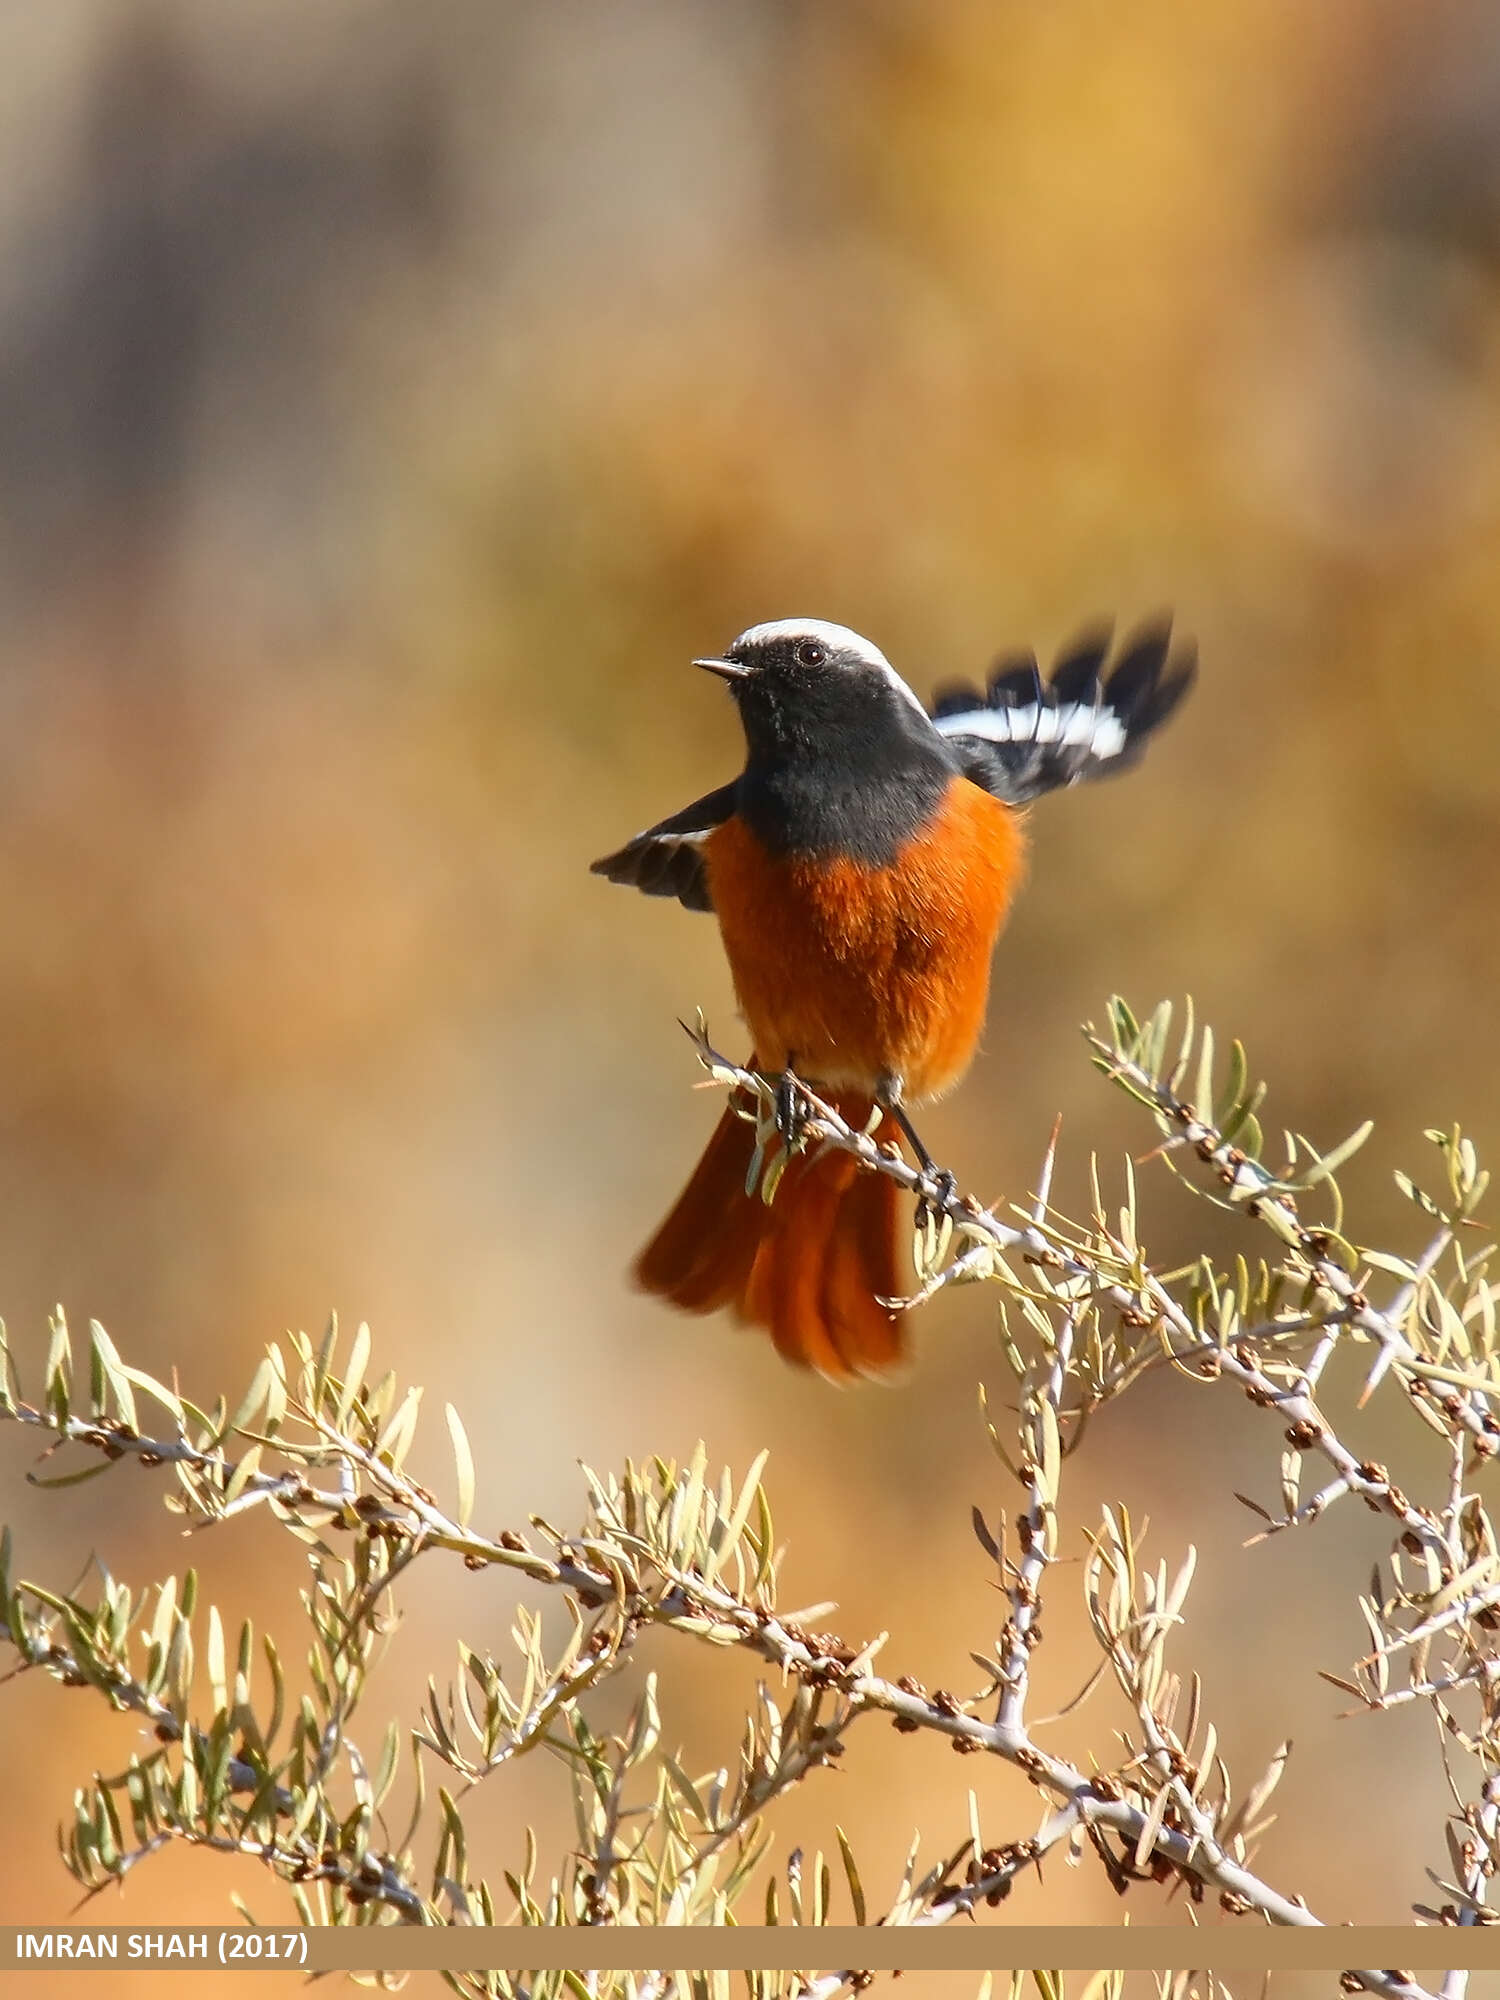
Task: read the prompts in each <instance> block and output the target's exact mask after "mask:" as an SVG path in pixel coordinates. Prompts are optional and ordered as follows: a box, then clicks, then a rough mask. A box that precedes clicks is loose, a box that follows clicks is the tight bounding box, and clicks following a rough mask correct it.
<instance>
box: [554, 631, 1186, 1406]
mask: <svg viewBox="0 0 1500 2000" xmlns="http://www.w3.org/2000/svg"><path fill="white" fill-rule="evenodd" d="M1109 649H1110V634H1109V632H1108V630H1107V629H1105V630H1096V631H1091V632H1089V633H1088V634H1087V635H1086V636H1083V637H1080V639H1079V640H1078V641H1077V642H1076V643H1075V644H1074V645H1072V646H1071V647H1069V648H1068V649H1067V650H1066V651H1065V652H1064V654H1063V656H1062V658H1061V659H1060V660H1059V661H1058V662H1057V664H1056V666H1055V667H1054V668H1053V671H1052V677H1051V680H1050V682H1048V683H1044V682H1043V680H1042V678H1041V676H1040V674H1039V673H1038V671H1037V665H1036V660H1035V657H1034V656H1032V655H1029V654H1028V655H1025V656H1019V657H1015V658H1007V659H1002V660H1001V661H1000V662H999V664H998V665H997V666H996V668H995V670H994V672H993V673H992V674H991V675H990V678H989V682H988V685H987V686H986V687H985V688H984V689H983V690H982V691H981V690H979V689H974V688H967V687H952V688H949V689H946V690H944V691H942V692H941V693H940V694H939V697H938V699H937V700H936V702H935V703H934V705H933V708H932V711H931V713H930V714H929V712H928V711H927V710H926V709H925V708H924V707H923V706H922V703H921V702H920V701H919V700H918V699H917V697H916V695H914V694H913V693H912V691H911V689H910V688H909V687H908V686H907V685H906V683H905V681H903V680H902V679H901V678H900V676H899V675H898V674H897V673H896V671H895V669H894V668H893V667H892V666H891V665H890V663H889V661H888V660H887V659H886V657H885V655H884V654H883V653H882V652H881V651H880V650H879V648H878V647H876V646H873V645H871V643H870V641H869V640H868V639H862V638H861V637H860V636H859V634H858V633H857V632H851V631H850V630H849V629H848V628H847V627H846V626H843V625H831V624H825V623H823V622H821V621H820V620H816V619H809V618H783V619H779V620H777V621H776V622H775V623H773V624H768V625H754V626H752V627H751V628H750V630H749V631H748V632H742V633H741V634H740V636H739V638H738V639H736V640H735V642H734V644H733V645H732V646H730V647H729V649H728V650H727V652H726V653H725V654H724V655H723V656H722V658H717V659H705V660H697V661H695V662H694V664H695V665H696V666H699V667H702V668H704V669H705V670H706V671H707V672H708V673H711V674H717V675H718V676H719V677H720V678H721V679H722V680H724V681H726V682H727V683H728V685H729V691H730V693H731V695H732V696H733V697H734V701H735V704H736V706H737V707H738V709H739V712H740V720H741V722H742V723H743V725H744V730H745V743H746V758H745V768H744V770H743V771H742V772H741V773H740V775H739V777H737V778H736V779H734V780H733V782H732V783H730V784H727V785H722V786H720V788H719V789H718V790H717V791H715V792H710V793H709V794H708V795H707V796H706V797H705V798H701V799H698V800H697V801H696V802H695V803H694V804H692V805H690V806H688V807H686V808H685V809H684V810H683V811H682V812H679V813H676V814H674V815H673V817H672V818H671V819H665V820H663V821H662V822H661V823H660V825H658V826H653V827H650V828H648V829H647V831H646V832H645V833H641V834H637V836H636V838H635V839H634V840H632V841H631V842H630V843H629V845H628V846H626V847H622V848H621V849H620V851H619V852H618V853H617V854H610V855H606V856H605V857H604V859H603V860H600V861H596V862H595V863H594V865H593V872H594V873H595V874H596V875H605V876H607V877H608V878H609V880H610V881H612V882H621V883H628V884H630V885H632V886H633V887H635V888H637V889H641V890H644V891H645V893H646V894H647V895H648V896H675V897H676V898H677V900H678V901H679V902H681V903H683V904H685V905H686V907H687V908H688V909H690V910H712V911H713V912H714V914H715V915H716V916H717V917H718V920H719V928H720V931H721V932H722V934H723V940H724V950H725V954H726V955H727V957H728V960H729V969H730V972H731V974H732V975H733V978H734V985H735V991H736V994H737V995H738V998H739V1004H740V1012H741V1014H742V1015H743V1017H744V1020H745V1024H746V1026H747V1027H748V1029H749V1031H750V1037H751V1040H752V1042H753V1044H754V1053H753V1054H752V1055H751V1057H750V1063H749V1066H750V1067H751V1068H753V1069H757V1070H759V1071H760V1072H761V1073H763V1074H765V1075H768V1076H776V1077H781V1076H785V1075H791V1074H795V1075H796V1076H797V1077H799V1078H801V1079H803V1080H804V1081H806V1082H807V1083H808V1084H809V1085H811V1086H812V1087H814V1088H817V1089H818V1090H819V1091H820V1092H821V1093H822V1094H823V1095H825V1097H826V1098H827V1099H828V1100H829V1101H830V1102H832V1103H834V1104H836V1105H837V1107H838V1109H839V1111H840V1112H841V1113H842V1115H843V1116H844V1117H845V1118H846V1119H847V1120H848V1122H849V1123H850V1124H851V1125H853V1126H855V1127H856V1128H863V1127H865V1126H866V1125H867V1124H868V1125H870V1126H871V1129H872V1131H873V1134H874V1137H875V1138H876V1139H877V1141H879V1140H882V1139H884V1138H887V1137H889V1136H891V1133H890V1130H889V1128H890V1126H895V1127H896V1128H897V1129H898V1130H899V1131H900V1132H901V1133H902V1134H903V1135H904V1136H905V1137H906V1139H907V1141H908V1143H909V1144H910V1145H911V1146H912V1148H913V1150H914V1151H915V1153H916V1155H917V1157H918V1159H919V1160H920V1161H921V1162H922V1164H923V1165H924V1166H926V1167H929V1168H930V1167H931V1161H930V1159H929V1158H928V1156H927V1154H926V1152H925V1150H924V1149H923V1148H922V1146H921V1143H920V1141H919V1140H918V1139H917V1137H916V1134H915V1132H914V1131H913V1130H912V1127H911V1124H910V1121H909V1119H908V1117H907V1107H909V1106H911V1105H915V1104H921V1103H924V1102H926V1101H929V1100H930V1099H932V1098H934V1097H937V1096H939V1095H940V1094H941V1093H942V1092H943V1091H945V1090H947V1089H949V1088H950V1086H951V1085H953V1084H955V1083H957V1081H958V1079H959V1078H960V1077H961V1076H962V1075H963V1073H964V1071H965V1070H966V1069H967V1068H968V1066H969V1062H970V1060H971V1058H972V1057H973V1054H974V1050H975V1047H976V1045H977V1043H978V1040H979V1035H980V1030H981V1028H982V1027H983V1024H984V1013H985V1002H986V999H987V996H988V992H989V975H990V955H991V952H992V950H993V948H994V944H995V939H996V937H997V936H998V935H999V931H1000V926H1001V924H1002V923H1003V922H1004V919H1005V915H1006V911H1007V909H1008V908H1009V905H1010V901H1011V897H1012V896H1013V894H1014V892H1015V889H1016V886H1017V883H1018V881H1019V879H1020V875H1021V871H1022V863H1023V852H1024V842H1023V835H1022V814H1021V812H1020V811H1019V810H1018V809H1019V808H1020V807H1022V806H1025V805H1026V804H1028V803H1029V802H1030V801H1031V800H1032V799H1034V798H1036V797H1038V796H1039V795H1040V794H1041V793H1043V792H1047V791H1051V790H1053V789H1054V788H1056V787H1059V786H1064V785H1072V784H1076V783H1078V782H1079V780H1081V779H1084V778H1094V777H1100V776H1103V775H1105V774H1106V773H1108V772H1112V771H1120V770H1124V769H1126V768H1127V767H1128V766H1129V765H1130V764H1132V763H1134V762H1135V761H1136V759H1137V758H1138V757H1139V756H1140V754H1141V751H1142V748H1143V746H1144V744H1145V741H1146V738H1147V737H1148V736H1149V735H1150V734H1151V732H1152V731H1153V730H1154V729H1156V728H1157V727H1158V725H1159V724H1160V723H1162V722H1163V721H1165V719H1166V718H1167V716H1169V715H1170V714H1171V713H1172V711H1173V709H1174V708H1176V706H1177V705H1178V703H1179V702H1180V701H1181V699H1182V697H1183V695H1184V694H1185V693H1186V691H1187V689H1188V687H1189V685H1190V683H1191V681H1192V679H1193V674H1194V657H1193V650H1192V648H1191V646H1186V645H1184V646H1180V647H1178V648H1176V649H1173V648H1172V646H1171V628H1170V623H1169V622H1162V623H1159V624H1153V625H1149V626H1146V627H1143V628H1142V629H1141V630H1140V631H1138V632H1136V633H1135V634H1133V635H1132V636H1131V637H1130V638H1129V639H1128V640H1127V641H1126V642H1125V644H1124V645H1123V647H1122V648H1121V649H1120V650H1119V652H1118V653H1117V654H1116V655H1115V657H1114V659H1113V662H1112V664H1110V666H1109V668H1108V671H1107V672H1106V662H1107V661H1108V660H1109ZM877 1107H879V1113H878V1118H877V1117H876V1111H877ZM754 1147H755V1130H754V1127H753V1125H752V1124H751V1123H749V1122H748V1121H747V1120H746V1119H745V1118H744V1117H742V1116H740V1115H739V1114H738V1113H737V1111H736V1110H735V1108H734V1107H733V1106H731V1107H730V1108H729V1109H728V1110H727V1111H726V1112H725V1113H724V1116H723V1117H722V1118H721V1119H720V1121H719V1125H718V1129H717V1130H716V1131H715V1133H714V1135H713V1137H712V1138H711V1139H710V1140H709V1142H708V1149H707V1151H706V1152H705V1153H704V1155H703V1157H702V1159H701V1160H700V1161H699V1163H698V1166H697V1168H696V1169H695V1171H694V1173H693V1176H692V1178H691V1180H690V1181H689V1182H688V1184H687V1187H686V1188H685V1189H684V1190H683V1193H682V1195H681V1197H680V1199H679V1200H678V1202H677V1205H676V1206H675V1207H674V1208H673V1210H672V1212H671V1214H670V1215H668V1217H667V1219H666V1221H665V1222H663V1224H662V1225H661V1227H660V1229H659V1230H658V1231H657V1232H656V1234H655V1236H654V1237H653V1238H652V1239H651V1241H650V1243H648V1244H647V1246H646V1248H645V1249H644V1250H643V1251H642V1252H641V1255H640V1257H639V1259H638V1260H637V1263H636V1267H635V1275H636V1279H637V1281H638V1283H639V1284H640V1285H641V1287H642V1288H643V1289H644V1290H646V1291H648V1292H654V1293H658V1294H659V1295H660V1296H661V1297H663V1298H666V1299H670V1300H671V1301H672V1302H673V1304H675V1305H677V1306H680V1307H681V1308H682V1309H683V1310H684V1311H687V1312H697V1313H707V1312H713V1311H714V1310H716V1309H717V1308H718V1307H720V1306H729V1307H731V1308H733V1310H734V1311H735V1312H736V1313H737V1314H738V1315H739V1317H740V1318H741V1319H743V1320H746V1321H749V1322H750V1323H752V1324H755V1325H759V1326H763V1327H765V1328H767V1329H768V1330H769V1332H770V1334H771V1337H772V1339H773V1340H774V1341H775V1343H776V1346H777V1348H778V1349H779V1351H780V1352H781V1353H782V1354H783V1355H785V1356H786V1357H787V1358H788V1360H791V1361H796V1362H800V1363H802V1364H804V1365H807V1366H810V1367H813V1368H816V1369H818V1370H819V1371H820V1372H821V1373H823V1374H824V1375H828V1376H832V1377H835V1378H842V1377H846V1376H849V1375H855V1374H860V1375H874V1374H880V1373H882V1372H883V1371H885V1370H887V1369H889V1368H891V1367H893V1366H894V1365H895V1364H896V1363H897V1362H898V1361H899V1360H900V1358H901V1350H902V1340H901V1324H900V1318H899V1316H898V1314H897V1313H896V1312H894V1311H893V1310H892V1308H891V1307H890V1305H889V1304H887V1303H886V1301H888V1300H890V1299H892V1298H894V1297H897V1296H899V1295H900V1293H901V1292H902V1291H903V1290H904V1289H905V1287H906V1284H907V1275H906V1270H905V1259H904V1250H903V1237H904V1234H905V1232H903V1230H902V1228H901V1226H900V1216H899V1209H900V1199H901V1197H900V1191H899V1189H898V1188H897V1187H896V1185H895V1183H894V1182H893V1181H892V1180H891V1179H890V1177H889V1176H887V1175H884V1174H879V1173H874V1172H869V1171H865V1170H861V1169H860V1168H859V1167H857V1166H856V1164H855V1162H854V1160H853V1159H852V1158H851V1157H850V1156H849V1155H848V1154H847V1153H842V1152H836V1151H834V1150H832V1149H831V1148H822V1149H814V1150H810V1151H800V1152H794V1153H793V1156H792V1157H791V1159H790V1160H789V1161H788V1162H787V1164H786V1168H785V1171H784V1172H783V1173H782V1176H781V1179H780V1181H779V1183H778V1185H777V1187H776V1192H775V1196H774V1199H773V1200H772V1201H771V1202H769V1203H767V1202H765V1201H763V1200H762V1199H761V1197H760V1192H759V1190H758V1189H757V1188H754V1187H751V1188H749V1189H747V1186H746V1182H747V1177H748V1175H749V1172H750V1168H751V1163H752V1160H753V1157H754Z"/></svg>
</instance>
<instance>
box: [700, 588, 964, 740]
mask: <svg viewBox="0 0 1500 2000" xmlns="http://www.w3.org/2000/svg"><path fill="white" fill-rule="evenodd" d="M695 664H696V665H697V666H700V667H703V668H705V669H706V670H707V671H708V672H709V673H714V674H718V675H719V676H720V677H721V679H723V680H726V681H728V683H729V686H730V690H731V692H732V693H733V695H734V698H735V701H736V703H737V705H738V707H739V711H740V715H741V717H742V718H743V721H744V724H745V736H746V739H747V741H748V743H749V746H750V754H751V757H752V759H753V758H754V757H756V756H757V755H758V754H760V755H764V754H768V753H776V752H780V753H782V754H791V755H796V754H797V753H799V752H804V753H805V752H807V751H813V752H817V751H818V750H821V749H826V748H828V747H830V745H831V744H833V743H836V742H837V740H838V739H839V738H847V737H857V738H861V739H863V740H864V741H865V742H866V743H868V742H869V739H870V738H871V737H872V736H874V737H876V738H887V739H890V740H893V741H894V742H895V743H900V742H902V741H906V742H911V741H912V740H913V739H915V740H916V741H918V742H921V743H925V744H929V745H930V743H931V741H932V738H933V737H934V735H935V733H936V732H935V731H934V730H933V727H932V723H931V721H930V720H929V718H928V715H927V711H926V710H925V709H924V708H923V706H922V704H921V702H919V701H918V700H917V697H916V696H915V695H914V694H913V693H912V691H911V689H910V688H909V687H908V686H907V685H906V683H905V681H903V680H902V679H901V677H900V675H899V674H898V673H897V672H896V670H895V668H894V667H892V665H891V663H890V661H889V660H887V658H886V657H885V654H884V653H882V652H881V650H880V648H879V647H878V646H873V645H871V643H870V641H869V640H868V639H862V638H861V637H860V635H859V634H858V632H851V631H850V629H849V627H848V626H847V625H831V624H828V623H826V622H825V621H824V620H822V619H818V618H779V619H777V620H776V621H775V622H774V623H773V624H769V625H752V626H751V627H750V629H749V631H748V632H742V633H741V634H740V636H739V637H738V639H736V640H735V642H734V644H733V645H732V646H731V647H730V648H729V649H728V651H727V652H726V653H725V654H724V656H723V658H722V659H714V660H698V661H696V662H695Z"/></svg>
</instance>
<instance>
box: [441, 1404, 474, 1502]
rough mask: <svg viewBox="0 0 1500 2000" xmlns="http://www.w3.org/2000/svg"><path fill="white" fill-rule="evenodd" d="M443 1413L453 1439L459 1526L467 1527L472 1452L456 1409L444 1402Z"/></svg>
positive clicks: (472, 1482) (470, 1491)
mask: <svg viewBox="0 0 1500 2000" xmlns="http://www.w3.org/2000/svg"><path fill="white" fill-rule="evenodd" d="M443 1413H444V1415H445V1416H446V1417H447V1419H448V1435H449V1437H450V1438H452V1440H453V1459H454V1464H455V1466H456V1468H457V1472H458V1522H459V1526H460V1527H462V1528H467V1527H468V1525H469V1521H470V1519H471V1518H472V1516H473V1513H474V1454H473V1452H472V1451H470V1449H469V1434H468V1432H467V1431H466V1430H465V1429H464V1425H463V1418H462V1417H460V1415H459V1414H458V1412H457V1410H455V1409H454V1407H453V1405H452V1404H451V1403H445V1404H444V1405H443Z"/></svg>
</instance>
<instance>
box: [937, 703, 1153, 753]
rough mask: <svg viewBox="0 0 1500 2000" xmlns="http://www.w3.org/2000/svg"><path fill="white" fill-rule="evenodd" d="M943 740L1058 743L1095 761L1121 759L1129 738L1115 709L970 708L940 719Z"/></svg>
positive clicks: (1084, 705)
mask: <svg viewBox="0 0 1500 2000" xmlns="http://www.w3.org/2000/svg"><path fill="white" fill-rule="evenodd" d="M937 728H938V730H939V732H940V733H941V734H942V735H944V736H981V737H983V738H984V740H985V741H986V742H987V743H1056V744H1058V745H1059V746H1061V747H1064V748H1068V749H1073V748H1077V749H1084V748H1087V749H1088V750H1090V751H1091V752H1092V753H1093V755H1094V756H1095V757H1099V758H1106V757H1118V756H1119V755H1120V753H1121V751H1122V750H1124V748H1125V746H1126V744H1127V743H1128V742H1129V740H1130V738H1129V736H1128V734H1127V732H1126V729H1125V725H1124V723H1122V722H1121V720H1120V718H1119V716H1117V715H1116V714H1115V712H1114V710H1113V709H1112V708H1105V707H1097V706H1094V705H1093V704H1078V705H1075V706H1072V707H1068V708H1044V707H1039V706H1038V705H1037V704H1035V703H1032V704H1031V705H1030V706H1028V707H1026V708H971V709H962V710H960V711H959V712H958V713H957V714H955V715H941V716H939V717H938V718H937Z"/></svg>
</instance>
